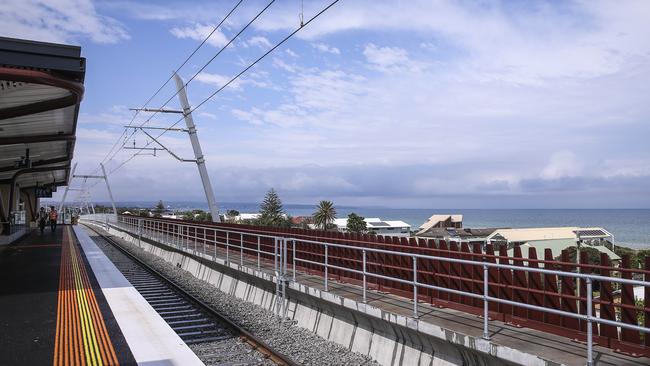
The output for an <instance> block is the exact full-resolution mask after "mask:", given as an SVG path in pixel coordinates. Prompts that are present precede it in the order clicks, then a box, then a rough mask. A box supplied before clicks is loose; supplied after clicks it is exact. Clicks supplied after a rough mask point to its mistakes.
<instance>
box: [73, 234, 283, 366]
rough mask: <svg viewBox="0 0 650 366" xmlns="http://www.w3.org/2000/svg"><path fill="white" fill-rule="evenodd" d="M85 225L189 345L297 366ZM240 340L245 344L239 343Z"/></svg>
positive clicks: (239, 358)
mask: <svg viewBox="0 0 650 366" xmlns="http://www.w3.org/2000/svg"><path fill="white" fill-rule="evenodd" d="M84 226H85V227H86V228H88V229H89V230H91V231H92V232H94V233H95V234H96V235H97V236H98V237H99V238H101V239H102V240H103V242H104V243H101V242H99V241H97V240H95V241H96V243H97V244H98V246H99V247H100V248H102V250H103V251H104V252H107V250H110V251H111V253H110V255H109V253H106V254H107V256H108V257H109V258H110V259H111V261H112V262H113V263H114V264H115V266H116V267H117V269H118V270H119V271H120V272H122V274H123V275H124V277H126V279H127V280H128V281H129V282H130V283H131V284H132V285H133V287H134V288H135V289H136V290H137V291H138V292H139V293H140V294H141V295H142V297H144V298H145V300H147V302H148V303H149V304H150V305H151V307H153V308H154V310H156V312H157V313H158V314H159V315H160V316H161V317H162V318H163V319H164V320H165V321H166V322H167V324H169V326H170V327H171V328H172V329H173V330H174V331H175V332H176V334H178V336H179V337H180V338H181V339H182V340H183V341H184V342H185V343H186V344H188V345H189V346H190V347H192V346H193V345H203V344H204V345H206V346H208V347H211V346H214V349H215V353H214V354H213V357H214V356H215V355H216V356H219V357H221V358H224V357H225V358H227V360H228V364H231V363H232V362H235V364H237V365H248V364H251V365H253V364H260V362H259V361H260V359H267V360H269V361H272V362H273V363H274V364H277V365H296V363H294V362H293V361H292V360H291V359H289V358H287V357H286V356H284V355H282V354H281V353H279V352H276V351H274V350H273V349H271V348H270V347H269V346H267V345H266V344H264V342H262V341H261V340H258V339H257V338H256V337H255V336H253V335H252V334H250V333H248V332H247V331H246V330H244V329H242V328H240V327H238V326H237V325H236V324H234V323H232V322H230V321H229V320H228V319H226V318H224V317H223V316H222V315H221V314H219V313H217V312H215V311H214V310H213V309H212V308H211V307H209V306H208V305H206V304H204V303H202V302H201V301H200V300H198V299H196V298H195V297H194V296H192V295H191V294H190V293H188V292H186V291H185V290H183V289H182V288H180V287H179V286H177V285H176V284H174V283H173V282H172V281H171V280H169V279H167V278H166V277H164V276H163V275H162V274H160V273H158V272H157V271H156V270H154V269H153V268H151V267H149V266H148V265H147V264H145V263H143V262H142V261H140V260H139V259H138V258H136V257H134V256H133V255H131V254H130V253H129V252H127V251H125V250H124V249H123V248H122V247H121V246H120V245H119V244H118V243H117V242H116V241H115V240H114V239H112V238H111V237H110V236H107V235H104V234H103V233H101V232H99V231H97V230H95V228H93V227H92V226H90V225H84ZM242 341H243V342H244V343H245V344H246V347H241V346H240V345H241V343H242ZM204 351H205V350H204ZM203 361H204V362H205V361H209V360H203ZM208 363H210V362H208Z"/></svg>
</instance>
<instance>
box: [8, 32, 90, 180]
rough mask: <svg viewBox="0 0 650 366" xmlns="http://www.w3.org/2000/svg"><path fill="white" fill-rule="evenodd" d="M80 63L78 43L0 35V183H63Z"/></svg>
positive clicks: (78, 95) (71, 147) (79, 84)
mask: <svg viewBox="0 0 650 366" xmlns="http://www.w3.org/2000/svg"><path fill="white" fill-rule="evenodd" d="M85 65H86V61H85V58H83V57H81V48H80V47H76V46H68V45H60V44H53V43H43V42H34V41H26V40H19V39H11V38H3V37H0V184H10V183H12V182H15V183H17V184H18V185H19V186H20V188H29V187H35V186H36V185H53V186H59V185H65V184H67V181H68V176H69V174H70V161H71V160H72V156H73V151H74V143H75V131H76V126H77V118H78V115H79V103H80V102H81V99H82V96H83V92H84V87H83V82H84V76H85Z"/></svg>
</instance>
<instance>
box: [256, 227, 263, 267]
mask: <svg viewBox="0 0 650 366" xmlns="http://www.w3.org/2000/svg"><path fill="white" fill-rule="evenodd" d="M261 251H262V246H261V244H260V236H259V235H258V236H257V270H258V271H259V270H260V256H261V255H262V253H261Z"/></svg>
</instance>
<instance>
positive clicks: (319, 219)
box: [314, 201, 336, 230]
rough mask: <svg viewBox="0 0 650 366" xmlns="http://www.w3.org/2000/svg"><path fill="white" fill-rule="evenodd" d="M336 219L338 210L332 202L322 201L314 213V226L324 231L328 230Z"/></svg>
mask: <svg viewBox="0 0 650 366" xmlns="http://www.w3.org/2000/svg"><path fill="white" fill-rule="evenodd" d="M334 219H336V209H335V208H334V204H333V203H332V201H320V202H319V203H318V206H317V207H316V212H314V224H316V227H320V228H322V229H323V230H327V228H328V226H329V225H330V224H331V223H333V222H334Z"/></svg>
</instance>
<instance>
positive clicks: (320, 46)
mask: <svg viewBox="0 0 650 366" xmlns="http://www.w3.org/2000/svg"><path fill="white" fill-rule="evenodd" d="M312 47H314V48H315V49H317V50H319V51H320V52H325V53H331V54H334V55H340V54H341V51H340V50H339V49H338V48H336V47H332V46H330V45H327V44H325V43H314V44H312Z"/></svg>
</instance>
